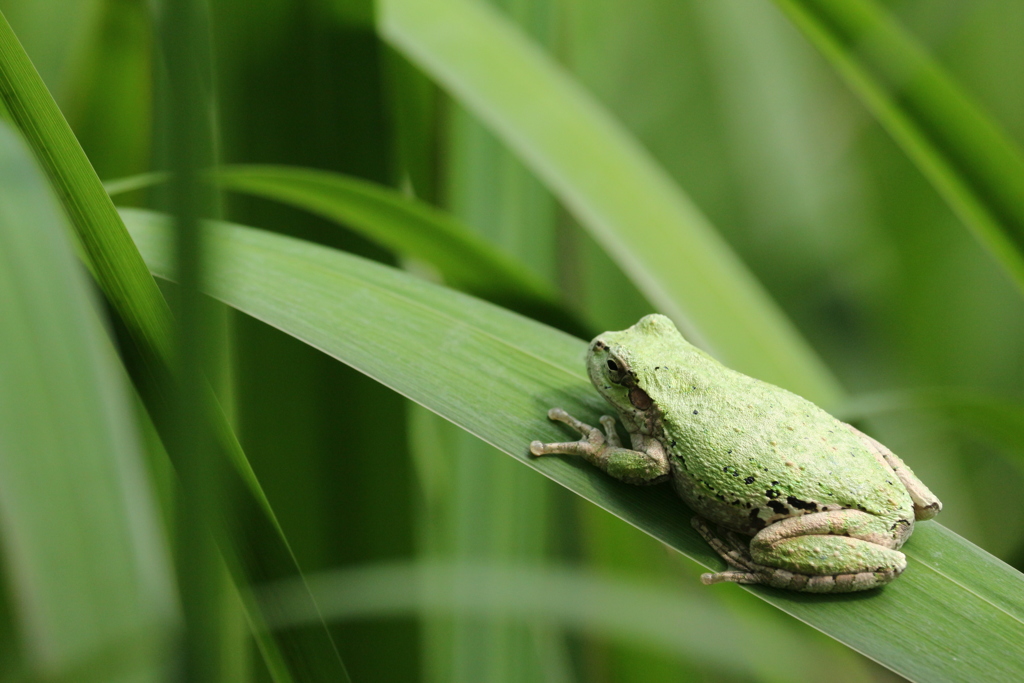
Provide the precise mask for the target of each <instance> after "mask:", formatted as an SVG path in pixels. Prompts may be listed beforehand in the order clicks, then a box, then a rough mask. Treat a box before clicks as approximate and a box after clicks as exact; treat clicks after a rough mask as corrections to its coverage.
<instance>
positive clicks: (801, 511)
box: [530, 315, 942, 593]
mask: <svg viewBox="0 0 1024 683" xmlns="http://www.w3.org/2000/svg"><path fill="white" fill-rule="evenodd" d="M586 362H587V371H588V374H589V375H590V380H591V382H593V384H594V387H596V388H597V391H598V392H599V393H600V394H601V396H603V397H604V398H605V399H606V400H607V401H608V402H609V403H610V404H611V405H612V407H613V408H614V409H615V412H617V413H618V415H619V419H620V420H621V421H622V423H623V426H624V427H625V428H626V431H627V432H628V433H629V437H630V441H631V446H632V447H631V448H627V447H625V446H623V445H622V443H621V442H620V441H619V437H618V434H617V433H616V426H615V419H614V418H613V417H611V416H608V415H605V416H603V417H602V418H601V425H602V426H603V428H604V429H603V431H602V430H601V429H595V428H594V427H591V426H590V425H587V424H584V423H582V422H580V421H579V420H577V419H576V418H574V417H572V416H571V415H569V414H567V413H566V412H565V411H564V410H561V409H560V408H553V409H552V410H550V411H549V412H548V417H549V418H550V419H552V420H556V421H558V422H563V423H565V424H566V425H568V426H569V427H571V428H572V429H574V430H576V431H578V432H579V433H580V434H582V438H581V439H580V440H579V441H575V442H568V443H541V442H540V441H534V442H533V443H532V444H530V451H531V453H533V455H535V456H541V455H547V454H551V453H563V454H567V455H575V456H580V457H582V458H584V459H585V460H587V461H588V462H590V463H592V464H593V465H596V466H597V467H599V468H601V469H602V470H604V471H605V472H607V473H608V474H610V475H611V476H613V477H615V478H617V479H621V480H622V481H625V482H628V483H631V484H657V483H660V482H664V481H671V482H672V485H673V487H674V488H675V490H676V492H677V493H678V494H679V496H680V497H682V499H683V501H684V502H685V503H686V504H687V505H688V506H689V507H690V508H691V509H693V510H694V511H695V512H696V513H697V516H695V517H694V518H693V526H694V527H695V528H696V530H697V531H698V532H699V533H700V534H701V536H703V537H704V539H705V540H706V541H707V542H708V543H709V544H710V545H711V547H712V548H714V550H715V551H716V552H717V553H718V554H719V555H721V556H722V559H723V560H725V562H726V563H727V564H728V565H729V566H730V567H731V569H729V570H728V571H722V572H717V573H712V574H704V575H703V576H702V577H701V580H702V581H703V582H704V583H705V584H711V583H717V582H720V581H733V582H736V583H757V584H765V585H768V586H774V587H776V588H786V589H790V590H797V591H807V592H811V593H840V592H851V591H860V590H867V589H870V588H875V587H877V586H882V585H884V584H886V583H888V582H890V581H892V580H893V579H895V578H896V577H897V576H899V575H900V574H901V573H902V572H903V570H904V569H905V568H906V565H907V560H906V557H905V556H904V555H903V553H901V552H899V548H900V547H901V546H902V545H903V543H904V542H905V541H906V540H907V538H908V537H909V536H910V534H911V532H912V531H913V529H914V521H915V520H924V519H930V518H931V517H934V516H935V515H936V514H938V512H939V510H941V509H942V504H941V503H940V502H939V499H938V498H936V497H935V495H934V494H932V492H931V491H929V490H928V487H927V486H925V485H924V484H923V483H922V482H921V481H920V480H919V479H918V478H917V477H916V476H915V475H914V473H913V472H912V471H911V470H910V468H909V467H907V466H906V465H904V464H903V461H902V460H900V459H899V458H898V457H896V455H894V454H893V453H892V451H890V450H889V449H888V448H886V447H885V446H883V445H882V444H880V443H878V442H877V441H875V440H874V439H872V438H871V437H869V436H867V435H866V434H863V433H861V432H859V431H857V430H856V429H855V428H853V427H852V426H850V425H848V424H845V423H843V422H840V421H839V420H837V419H836V418H834V417H832V416H831V415H829V414H828V413H826V412H825V411H824V410H822V409H820V408H818V407H817V406H816V405H814V404H813V403H811V402H810V401H807V400H806V399H803V398H801V397H799V396H797V395H795V394H792V393H790V392H788V391H786V390H784V389H780V388H779V387H776V386H773V385H771V384H768V383H766V382H762V381H760V380H757V379H754V378H752V377H748V376H746V375H744V374H741V373H739V372H736V371H734V370H731V369H729V368H727V367H725V366H723V365H722V364H720V363H719V362H717V361H716V360H715V359H713V358H712V357H711V356H709V355H708V354H706V353H704V352H703V351H701V350H700V349H698V348H696V347H694V346H692V345H691V344H689V343H688V342H687V341H686V340H685V339H683V336H682V335H681V334H680V333H679V331H678V330H677V329H676V327H675V325H674V324H673V323H672V321H670V320H669V319H668V318H666V317H665V316H662V315H649V316H646V317H645V318H643V319H641V320H640V321H639V322H638V323H637V324H635V325H633V326H632V327H630V328H629V329H626V330H622V331H620V332H605V333H604V334H601V335H599V336H598V337H597V338H596V339H594V340H593V341H592V342H591V343H590V348H589V350H588V352H587V361H586Z"/></svg>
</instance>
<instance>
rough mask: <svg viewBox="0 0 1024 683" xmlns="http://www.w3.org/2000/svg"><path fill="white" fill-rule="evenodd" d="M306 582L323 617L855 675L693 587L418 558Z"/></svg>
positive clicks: (814, 675) (807, 674)
mask: <svg viewBox="0 0 1024 683" xmlns="http://www.w3.org/2000/svg"><path fill="white" fill-rule="evenodd" d="M309 587H310V590H312V591H313V594H314V595H315V596H316V598H317V602H318V603H319V604H320V605H321V608H322V609H323V613H324V617H325V618H327V619H330V620H339V621H345V620H354V619H380V618H382V617H396V616H398V617H400V616H406V615H421V616H426V615H437V616H450V615H456V616H461V617H467V618H475V619H481V618H483V619H509V618H513V619H514V618H518V619H522V620H527V621H530V622H535V621H537V620H544V621H549V622H553V623H554V624H555V625H557V626H559V627H562V628H570V629H574V630H577V631H583V632H586V633H597V634H600V635H603V636H606V637H611V638H618V639H622V640H624V641H627V642H631V643H634V644H636V645H639V646H642V647H644V648H657V649H661V650H664V651H666V652H670V653H673V654H678V655H680V656H682V657H685V658H686V659H687V660H692V661H696V662H701V663H703V664H706V665H708V666H710V667H713V668H714V669H716V670H718V671H721V672H725V673H728V674H731V675H734V676H739V677H742V678H749V679H754V680H757V679H758V678H759V674H761V673H762V672H763V671H764V669H765V663H766V662H771V670H772V675H771V678H772V680H778V681H809V680H822V679H827V680H830V681H840V680H863V679H862V678H861V676H860V675H859V674H858V673H856V669H853V672H854V673H845V672H844V671H843V670H842V669H837V668H836V662H835V661H830V660H827V659H822V658H821V653H820V651H819V650H817V649H815V648H814V646H813V644H812V643H810V642H808V640H807V638H806V637H802V636H801V634H800V633H799V632H798V631H796V629H792V628H789V627H787V625H786V624H780V623H779V622H777V621H775V620H771V622H770V623H765V622H766V621H768V620H764V619H759V618H758V616H757V615H746V614H745V615H744V617H743V621H742V622H741V621H740V620H738V619H736V618H735V617H733V616H732V615H730V614H729V613H728V612H726V611H724V610H722V609H721V606H720V605H719V604H716V603H715V602H714V601H713V600H710V599H709V596H707V595H704V596H702V595H701V592H702V590H701V589H702V587H701V586H700V585H699V584H698V585H697V586H693V587H692V590H681V589H680V588H679V586H678V585H674V584H673V583H670V582H661V583H660V585H657V584H655V585H651V584H650V583H649V582H645V583H640V582H638V581H627V580H623V579H616V578H612V577H610V576H602V575H600V574H594V573H592V572H587V571H583V570H580V569H556V568H551V567H530V566H515V565H507V564H493V565H492V564H484V563H472V562H460V563H445V562H424V563H391V564H380V565H369V566H364V567H355V568H351V569H342V570H337V571H332V572H321V573H318V574H311V575H310V576H309ZM296 588H297V587H296V586H294V585H293V584H291V583H290V582H280V583H277V584H272V585H269V586H265V587H264V588H263V590H262V591H261V594H262V595H266V596H270V597H272V598H273V599H274V600H275V601H277V602H280V603H283V604H288V603H289V599H288V596H289V595H290V594H291V592H292V591H294V590H296ZM296 605H297V609H295V610H293V611H290V612H286V613H284V614H282V615H281V616H280V618H281V622H280V625H282V626H290V625H294V624H296V623H304V622H306V621H308V620H310V619H315V618H316V615H310V614H308V613H307V612H306V611H305V610H304V609H303V607H302V606H301V605H299V603H298V602H296ZM748 619H749V620H750V621H748ZM271 626H274V624H271ZM843 664H845V662H844V663H843Z"/></svg>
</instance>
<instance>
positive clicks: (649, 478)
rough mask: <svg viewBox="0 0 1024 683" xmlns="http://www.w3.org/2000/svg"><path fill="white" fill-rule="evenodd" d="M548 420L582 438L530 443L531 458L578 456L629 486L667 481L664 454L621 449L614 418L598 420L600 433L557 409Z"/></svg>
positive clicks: (607, 417) (550, 412)
mask: <svg viewBox="0 0 1024 683" xmlns="http://www.w3.org/2000/svg"><path fill="white" fill-rule="evenodd" d="M548 418H549V419H551V420H554V421H556V422H562V423H565V424H567V425H569V426H570V427H572V428H573V429H575V430H576V431H577V432H579V433H580V434H581V435H582V436H583V438H581V439H580V440H579V441H567V442H561V443H543V442H541V441H534V442H533V443H531V444H530V453H532V454H533V455H536V456H541V455H549V454H552V453H562V454H565V455H578V456H580V457H582V458H583V459H585V460H586V461H587V462H589V463H591V464H593V465H596V466H597V467H599V468H601V469H602V470H604V471H605V472H607V473H608V474H610V475H612V476H613V477H615V478H616V479H621V480H622V481H624V482H626V483H629V484H657V483H659V482H662V481H664V480H665V479H667V478H668V475H669V464H668V458H667V456H666V455H665V453H664V452H663V451H661V450H652V451H651V452H647V453H645V452H642V451H634V450H630V449H628V448H623V447H622V443H621V442H620V441H619V436H618V434H617V433H616V431H615V418H614V417H612V416H610V415H603V416H602V417H601V426H602V427H604V431H601V430H600V429H596V428H594V427H591V426H590V425H588V424H586V423H584V422H581V421H579V420H577V419H576V418H575V417H573V416H572V415H570V414H569V413H567V412H565V411H564V410H562V409H561V408H552V409H551V410H549V411H548Z"/></svg>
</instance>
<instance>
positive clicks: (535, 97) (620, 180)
mask: <svg viewBox="0 0 1024 683" xmlns="http://www.w3.org/2000/svg"><path fill="white" fill-rule="evenodd" d="M378 15H379V27H380V28H379V30H380V31H381V33H382V34H383V35H384V37H385V38H386V39H387V40H388V42H390V43H391V44H392V45H393V46H394V47H395V48H396V49H398V50H400V51H401V52H402V53H403V54H405V56H406V57H408V58H409V59H410V60H412V61H413V62H415V63H416V64H417V65H418V66H419V67H420V68H422V69H423V70H424V71H426V72H427V73H429V74H430V75H431V76H432V77H433V78H435V79H436V80H437V81H438V82H439V83H440V84H441V85H442V86H444V87H445V88H446V89H447V90H448V91H449V92H450V93H451V94H452V95H453V96H454V97H455V98H456V99H458V100H459V102H460V103H461V104H462V105H464V106H465V107H466V108H468V109H469V110H470V111H472V112H473V113H474V114H476V116H478V117H479V118H480V119H481V120H482V121H483V122H485V123H486V124H487V125H488V126H489V127H490V128H491V130H492V131H493V132H494V133H495V134H496V135H498V137H500V138H501V139H502V140H503V141H504V142H505V144H506V145H508V146H509V147H510V148H511V149H512V150H514V151H515V152H516V153H517V154H518V155H519V156H520V158H521V159H522V160H523V161H524V163H525V164H526V165H527V166H529V167H530V168H531V169H532V170H533V172H534V173H536V174H537V176H538V177H539V178H540V179H542V180H543V181H544V182H545V183H546V184H547V186H548V187H549V189H550V190H551V191H552V192H553V193H554V194H555V195H557V196H558V197H559V198H560V199H561V200H562V202H563V203H564V204H565V205H566V206H567V207H568V208H569V210H571V211H572V212H573V214H574V215H575V216H576V218H577V219H578V220H579V221H580V223H581V224H582V225H583V226H585V227H586V228H587V229H588V230H590V231H591V233H592V234H593V235H594V237H595V239H597V241H598V242H600V243H601V244H602V245H603V246H604V248H605V250H606V251H607V252H608V254H609V255H610V256H611V257H612V258H613V259H615V261H616V262H617V263H618V264H619V266H620V267H621V268H622V269H623V271H624V272H625V273H626V274H627V275H629V276H630V278H631V279H632V280H633V282H634V283H635V284H636V285H637V286H638V287H639V288H640V290H641V291H642V292H643V293H644V294H645V295H646V296H647V298H648V299H649V300H650V301H651V303H652V304H654V305H655V306H656V307H657V308H658V310H660V311H662V312H663V313H666V314H667V315H669V316H671V317H672V318H673V319H674V320H675V321H676V322H677V323H678V324H680V326H682V327H683V328H684V329H685V331H686V332H687V334H688V335H689V336H690V337H691V338H693V339H694V340H696V341H699V342H700V343H701V344H702V345H704V346H706V347H708V348H710V349H711V350H713V351H714V353H715V354H716V355H717V356H718V357H719V358H722V359H723V360H724V361H726V362H728V363H729V364H730V365H731V366H733V367H736V368H737V369H739V370H742V371H743V372H746V373H748V374H751V375H753V376H755V377H759V378H761V379H764V380H766V381H769V382H772V383H774V384H778V385H780V386H784V387H786V388H787V389H790V390H792V391H795V392H797V393H799V394H800V395H802V396H806V397H808V398H809V399H811V400H813V401H815V402H817V403H820V404H823V405H832V404H835V403H837V402H838V399H839V396H840V393H841V392H840V390H839V387H838V385H837V383H836V381H835V379H834V378H833V377H832V375H831V374H830V372H829V370H828V369H827V368H826V367H825V366H824V365H823V364H822V363H821V361H820V360H819V359H818V357H817V356H816V355H815V353H814V351H813V350H812V349H811V348H810V347H809V346H808V345H807V344H806V342H805V341H804V340H803V339H802V338H801V337H800V336H799V334H797V332H796V331H795V330H794V329H793V327H792V325H791V324H790V322H789V321H788V320H787V319H786V318H785V316H784V315H783V314H782V313H781V312H780V311H779V309H778V308H777V307H776V305H775V303H774V302H773V301H772V300H771V298H770V297H769V296H768V295H767V293H766V292H765V291H764V290H763V289H762V288H761V286H760V284H759V283H758V282H757V281H756V280H755V279H754V277H753V276H752V275H751V273H750V271H749V270H747V268H746V266H744V264H743V263H742V262H741V261H740V260H739V259H738V258H737V257H736V255H735V254H734V253H733V252H732V250H731V249H730V248H729V246H728V245H727V244H726V243H725V242H724V240H722V238H721V237H720V236H719V235H718V233H716V232H715V230H714V228H713V227H712V226H711V225H710V224H709V222H708V220H707V219H706V218H705V217H704V215H703V214H702V213H701V212H700V210H699V209H698V208H697V207H696V206H695V205H694V204H693V202H692V201H691V200H690V199H689V197H687V196H686V195H685V194H684V193H683V192H682V191H681V190H680V189H679V188H678V187H677V186H676V185H675V184H674V183H673V182H672V180H671V179H670V178H669V177H668V175H667V174H666V173H665V172H664V171H663V170H662V169H661V168H660V167H659V166H658V165H657V163H656V162H655V161H654V160H653V159H652V158H651V156H650V155H649V154H648V153H647V152H646V151H645V150H644V149H643V148H642V147H641V146H640V145H639V143H638V142H637V141H636V140H635V139H633V138H632V137H631V136H630V135H629V134H628V133H627V132H626V131H625V130H624V129H623V128H622V127H621V126H620V125H619V124H618V123H617V122H616V121H615V120H614V119H612V117H611V116H610V115H609V114H608V113H607V112H606V111H605V110H604V108H602V107H601V106H600V105H599V104H598V103H597V102H596V101H595V100H594V99H593V98H592V97H591V96H590V95H588V94H587V93H586V92H584V91H583V90H582V89H581V88H580V87H579V85H578V84H577V83H576V82H575V81H573V80H572V78H571V77H570V76H569V75H568V74H567V73H565V71H564V70H563V69H561V68H560V67H559V66H558V65H556V64H555V63H554V62H552V61H551V59H550V58H548V57H547V56H546V55H545V54H544V53H543V52H542V51H541V50H540V49H539V48H537V47H536V46H535V45H533V44H531V43H530V42H529V41H528V40H527V39H526V38H525V37H524V36H522V35H521V34H520V33H519V32H518V31H517V30H516V29H515V28H514V27H513V26H512V25H511V24H510V23H509V22H508V21H506V20H504V19H502V17H501V15H500V14H498V13H497V12H496V11H495V10H493V9H491V8H489V7H487V6H485V5H484V4H483V3H480V2H475V1H473V0H435V1H434V2H429V3H424V2H419V1H418V0H384V1H382V2H381V3H380V4H379V10H378Z"/></svg>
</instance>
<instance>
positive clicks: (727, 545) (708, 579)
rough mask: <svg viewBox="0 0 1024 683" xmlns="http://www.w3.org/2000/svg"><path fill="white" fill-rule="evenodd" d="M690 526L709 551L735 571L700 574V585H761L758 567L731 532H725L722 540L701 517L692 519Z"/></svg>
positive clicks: (745, 548)
mask: <svg viewBox="0 0 1024 683" xmlns="http://www.w3.org/2000/svg"><path fill="white" fill-rule="evenodd" d="M690 524H691V525H692V526H693V528H694V529H696V530H697V533H698V534H700V535H701V537H703V538H704V540H705V541H707V542H708V545H710V546H711V549H712V550H714V551H715V552H716V553H718V554H719V555H720V556H721V558H722V559H723V560H725V563H726V564H727V565H729V566H730V567H732V568H733V569H734V570H735V571H725V572H717V573H714V574H701V577H700V580H701V583H703V584H705V585H710V584H712V583H720V582H722V581H731V582H733V583H761V579H760V578H759V577H758V575H757V569H758V567H757V565H755V564H754V561H753V560H752V559H751V558H750V551H749V550H748V549H747V547H745V546H744V545H743V544H742V543H741V542H740V539H739V538H738V537H737V536H736V535H735V534H733V533H732V532H726V534H725V538H724V539H723V538H722V537H721V536H719V535H718V534H717V533H715V532H714V531H713V530H712V529H711V526H710V525H709V524H708V522H707V521H706V520H704V519H703V518H701V517H693V518H692V519H691V520H690Z"/></svg>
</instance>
